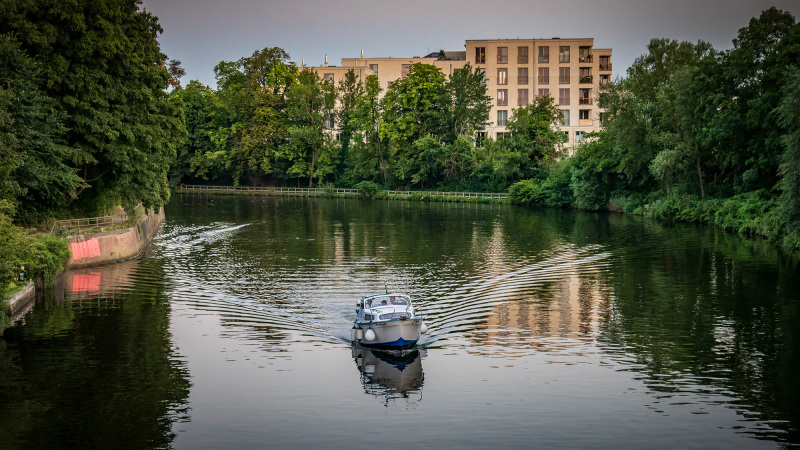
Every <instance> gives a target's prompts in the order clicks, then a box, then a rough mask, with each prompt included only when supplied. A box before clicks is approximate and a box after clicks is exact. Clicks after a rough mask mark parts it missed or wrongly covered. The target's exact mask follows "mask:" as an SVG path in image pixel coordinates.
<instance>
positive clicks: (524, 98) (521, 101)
mask: <svg viewBox="0 0 800 450" xmlns="http://www.w3.org/2000/svg"><path fill="white" fill-rule="evenodd" d="M527 104H528V90H527V89H518V90H517V105H519V106H525V105H527Z"/></svg>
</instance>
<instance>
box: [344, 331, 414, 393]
mask: <svg viewBox="0 0 800 450" xmlns="http://www.w3.org/2000/svg"><path fill="white" fill-rule="evenodd" d="M352 351H353V360H355V362H356V366H357V367H358V371H359V372H360V373H361V384H363V385H364V392H365V393H367V394H371V395H373V396H375V397H376V398H381V399H383V400H384V405H386V406H388V404H389V402H390V401H395V400H398V399H405V400H406V402H408V403H416V402H419V401H421V400H422V384H423V382H424V379H425V376H424V374H423V372H422V358H423V356H424V355H423V353H424V350H422V351H420V350H419V349H414V350H405V351H396V350H376V349H370V348H366V347H362V346H360V345H353V346H352Z"/></svg>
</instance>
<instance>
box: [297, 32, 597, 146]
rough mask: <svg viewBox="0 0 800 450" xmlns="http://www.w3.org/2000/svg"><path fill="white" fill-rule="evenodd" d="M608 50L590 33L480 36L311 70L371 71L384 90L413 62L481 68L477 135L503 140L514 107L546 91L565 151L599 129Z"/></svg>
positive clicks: (333, 76)
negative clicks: (442, 48)
mask: <svg viewBox="0 0 800 450" xmlns="http://www.w3.org/2000/svg"><path fill="white" fill-rule="evenodd" d="M611 55H612V51H611V49H600V48H594V39H592V38H579V39H560V38H552V39H479V40H467V41H466V42H465V51H446V52H444V54H440V53H439V52H435V53H432V54H429V55H426V56H424V57H420V56H414V57H411V58H395V57H387V58H365V57H364V55H363V52H362V54H361V57H359V58H343V59H342V65H341V66H338V67H335V66H328V65H327V62H326V63H325V64H324V65H323V66H320V67H313V68H312V69H313V70H315V71H316V72H317V73H319V74H320V76H322V77H323V78H325V79H326V80H329V81H331V82H333V83H335V84H337V85H338V83H339V81H340V80H341V79H342V78H343V77H344V75H345V74H346V73H347V71H349V70H355V71H356V74H357V76H358V78H359V79H360V80H361V81H363V80H364V79H365V78H366V76H368V75H371V74H374V75H377V76H378V80H379V82H380V86H381V88H382V89H383V90H384V91H385V90H386V89H387V88H388V87H389V85H390V84H391V83H392V82H393V81H395V80H397V79H399V78H401V77H403V76H405V75H406V74H407V73H408V70H409V68H410V67H411V65H412V64H415V63H422V64H431V65H434V66H436V67H438V68H439V69H441V70H442V72H443V73H444V74H445V75H446V76H450V75H452V74H453V71H454V70H456V69H459V68H462V67H464V66H465V65H466V64H467V63H469V64H470V65H471V66H472V67H473V68H476V69H478V70H481V71H482V72H484V74H485V79H486V88H487V94H488V95H489V96H490V97H492V111H491V112H490V114H489V122H488V124H487V127H486V130H485V131H483V132H481V133H479V135H478V136H476V140H481V139H483V138H487V137H489V138H493V139H502V137H503V135H504V133H507V132H508V131H507V128H506V124H507V122H508V119H509V118H511V116H512V114H513V110H514V109H516V108H519V107H520V106H525V105H527V104H529V103H531V102H532V101H533V100H534V99H535V98H536V97H540V96H550V97H552V98H553V99H554V101H555V104H556V105H558V108H559V109H560V110H561V114H562V122H561V131H563V132H564V134H565V136H566V138H567V143H566V145H565V150H566V153H567V154H568V155H569V154H572V153H573V152H574V148H575V146H576V145H577V144H579V143H580V142H582V141H583V140H584V139H586V136H587V134H588V133H590V132H592V131H598V130H600V129H601V126H602V121H603V112H604V111H603V109H602V108H600V107H599V106H598V105H597V94H598V92H599V90H600V88H601V87H602V86H603V85H605V84H607V83H608V82H609V81H610V80H611V68H612V66H611ZM326 61H327V57H326Z"/></svg>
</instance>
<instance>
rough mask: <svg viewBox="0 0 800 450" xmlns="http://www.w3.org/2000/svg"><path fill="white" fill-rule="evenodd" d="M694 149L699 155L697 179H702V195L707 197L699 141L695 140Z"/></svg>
mask: <svg viewBox="0 0 800 450" xmlns="http://www.w3.org/2000/svg"><path fill="white" fill-rule="evenodd" d="M694 151H695V154H696V155H697V180H698V181H700V196H701V197H703V198H706V188H705V186H703V170H702V169H701V168H700V149H699V148H698V146H697V141H695V142H694Z"/></svg>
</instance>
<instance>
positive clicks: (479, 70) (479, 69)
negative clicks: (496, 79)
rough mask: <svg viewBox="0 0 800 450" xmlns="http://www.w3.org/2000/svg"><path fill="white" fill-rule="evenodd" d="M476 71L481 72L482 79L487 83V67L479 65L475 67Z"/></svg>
mask: <svg viewBox="0 0 800 450" xmlns="http://www.w3.org/2000/svg"><path fill="white" fill-rule="evenodd" d="M475 73H479V74H481V81H483V82H484V83H486V68H485V67H478V68H477V69H475Z"/></svg>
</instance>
